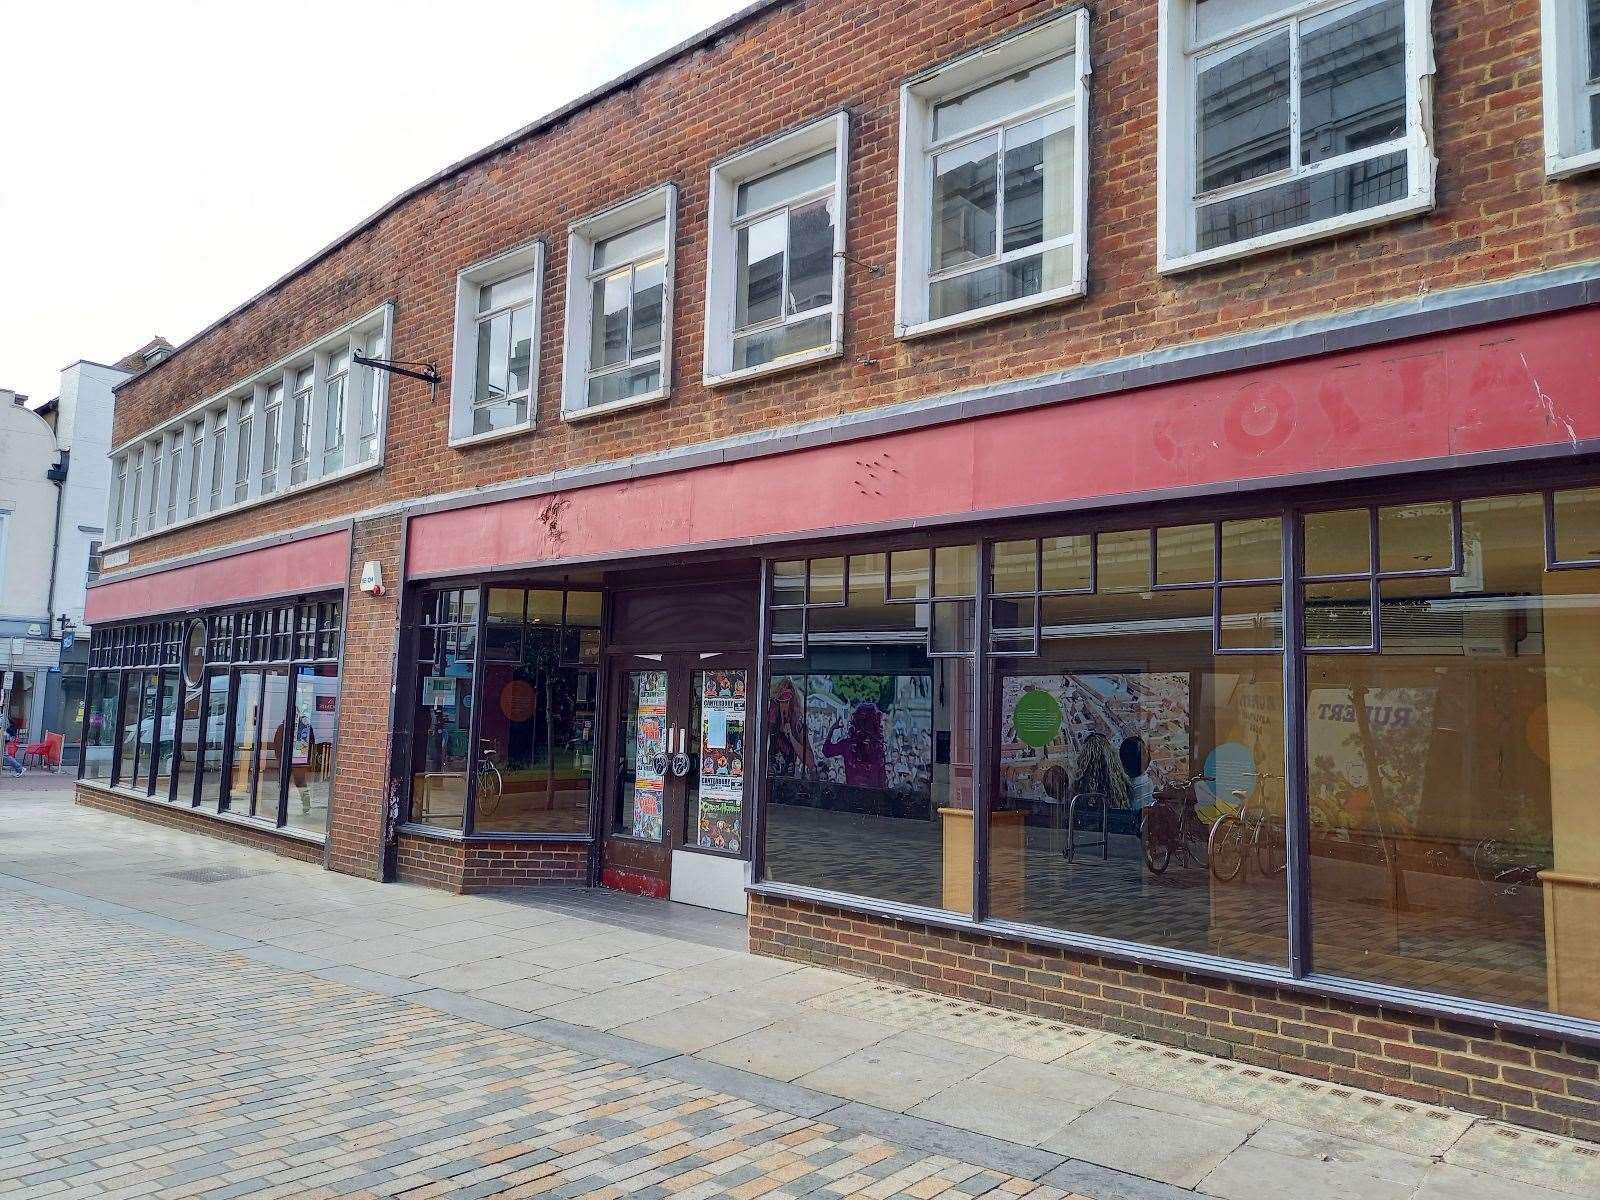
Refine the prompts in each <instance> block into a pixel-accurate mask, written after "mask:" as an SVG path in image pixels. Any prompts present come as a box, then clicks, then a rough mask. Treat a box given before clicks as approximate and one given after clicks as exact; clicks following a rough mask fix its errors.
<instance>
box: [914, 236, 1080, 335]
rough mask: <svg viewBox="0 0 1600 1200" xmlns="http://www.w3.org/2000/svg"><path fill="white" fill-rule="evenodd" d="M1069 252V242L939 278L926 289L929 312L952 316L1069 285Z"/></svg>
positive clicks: (1070, 260) (1071, 261) (934, 314)
mask: <svg viewBox="0 0 1600 1200" xmlns="http://www.w3.org/2000/svg"><path fill="white" fill-rule="evenodd" d="M1072 255H1073V251H1072V247H1071V246H1059V247H1057V248H1056V249H1054V250H1046V251H1045V252H1044V253H1043V254H1032V255H1029V256H1027V257H1026V258H1019V259H1015V260H1013V261H1011V262H1008V263H1002V264H1001V265H999V266H995V267H984V268H982V269H981V270H977V271H970V272H968V273H967V274H965V275H958V276H956V277H955V278H954V279H941V280H939V282H937V283H935V284H934V285H933V286H932V287H931V288H930V289H929V295H928V311H929V316H930V317H932V318H934V319H937V318H939V317H953V316H956V315H958V314H960V313H964V312H972V311H973V310H975V309H980V308H988V307H989V306H990V305H992V304H1004V303H1005V302H1006V301H1008V300H1022V299H1025V298H1027V297H1028V296H1037V295H1038V294H1039V293H1041V292H1053V291H1057V290H1059V289H1061V288H1065V287H1068V286H1070V285H1071V284H1072V282H1073V280H1072V272H1073V257H1072Z"/></svg>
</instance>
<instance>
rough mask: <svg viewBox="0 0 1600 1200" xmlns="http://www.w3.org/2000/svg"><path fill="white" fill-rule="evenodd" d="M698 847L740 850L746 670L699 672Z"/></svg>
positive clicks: (742, 807) (733, 851) (735, 852)
mask: <svg viewBox="0 0 1600 1200" xmlns="http://www.w3.org/2000/svg"><path fill="white" fill-rule="evenodd" d="M700 681H701V682H700V818H699V821H700V827H699V829H698V830H697V834H698V841H699V845H700V848H701V849H703V850H725V851H727V852H728V853H730V854H737V853H738V852H739V826H740V821H741V817H742V816H743V812H744V751H745V742H744V716H745V708H744V705H745V673H744V672H743V671H704V672H702V673H701V674H700Z"/></svg>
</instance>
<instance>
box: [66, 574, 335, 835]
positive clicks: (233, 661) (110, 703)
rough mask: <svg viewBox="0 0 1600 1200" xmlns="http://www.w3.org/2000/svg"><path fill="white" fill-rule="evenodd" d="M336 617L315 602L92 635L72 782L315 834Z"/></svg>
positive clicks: (323, 823) (331, 697) (321, 805)
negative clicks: (79, 756) (79, 755)
mask: <svg viewBox="0 0 1600 1200" xmlns="http://www.w3.org/2000/svg"><path fill="white" fill-rule="evenodd" d="M340 619H341V613H340V605H339V603H338V601H336V600H321V601H301V602H299V603H294V604H280V605H276V606H274V607H271V608H254V609H239V610H232V611H225V612H217V613H213V614H211V615H209V616H206V617H191V618H187V619H175V620H165V621H155V622H149V623H146V624H142V625H123V626H114V627H107V628H102V629H96V630H95V632H94V640H93V642H92V643H91V646H90V651H89V681H88V703H87V705H86V708H85V717H84V731H83V735H84V755H83V764H82V776H81V777H82V778H83V779H85V780H87V781H90V782H94V783H100V784H108V785H113V786H115V787H117V788H119V789H122V790H126V791H132V792H136V793H138V794H140V795H146V796H151V797H154V798H156V799H160V800H166V801H170V802H172V803H176V804H186V805H192V806H196V807H202V808H205V809H208V810H210V811H212V812H226V813H231V814H232V815H234V816H241V817H249V818H251V819H253V820H258V821H262V822H264V823H266V824H268V825H272V826H278V827H281V826H288V827H290V828H293V829H295V830H297V831H299V832H302V833H307V834H311V835H314V836H318V837H320V836H322V835H323V833H324V831H325V830H326V828H327V823H328V808H329V801H330V791H331V785H332V779H333V746H334V734H335V727H336V724H337V715H338V696H339V666H338V660H339V650H340V637H341V633H340ZM286 808H287V811H286Z"/></svg>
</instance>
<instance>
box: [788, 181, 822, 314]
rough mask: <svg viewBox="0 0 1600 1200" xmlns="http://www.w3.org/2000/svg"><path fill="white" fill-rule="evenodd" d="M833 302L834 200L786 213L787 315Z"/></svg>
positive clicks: (811, 204) (814, 202) (817, 201)
mask: <svg viewBox="0 0 1600 1200" xmlns="http://www.w3.org/2000/svg"><path fill="white" fill-rule="evenodd" d="M832 303H833V197H831V196H830V197H828V198H827V199H826V200H814V201H812V202H811V203H810V204H805V205H802V206H801V207H799V208H797V209H794V210H793V211H791V212H790V213H789V303H788V307H787V309H786V311H787V312H790V313H800V312H806V311H807V310H809V309H813V308H821V307H823V306H824V305H828V304H832Z"/></svg>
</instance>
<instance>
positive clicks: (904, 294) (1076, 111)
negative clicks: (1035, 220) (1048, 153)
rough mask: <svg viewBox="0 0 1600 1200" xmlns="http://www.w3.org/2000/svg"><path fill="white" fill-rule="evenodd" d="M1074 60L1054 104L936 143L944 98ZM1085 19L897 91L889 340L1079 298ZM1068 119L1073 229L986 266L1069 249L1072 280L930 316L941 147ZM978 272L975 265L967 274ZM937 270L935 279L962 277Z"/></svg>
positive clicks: (1016, 37) (979, 53)
mask: <svg viewBox="0 0 1600 1200" xmlns="http://www.w3.org/2000/svg"><path fill="white" fill-rule="evenodd" d="M1068 53H1071V54H1073V55H1075V58H1074V60H1073V64H1074V72H1075V78H1074V85H1073V88H1072V90H1071V92H1070V93H1069V95H1068V96H1066V97H1065V98H1052V99H1051V100H1048V101H1045V102H1043V103H1040V104H1037V105H1033V106H1031V107H1029V108H1027V109H1025V110H1022V111H1019V112H1016V113H1011V114H1008V115H1006V116H1005V117H1004V118H1002V119H1001V120H999V121H995V122H990V123H988V124H985V125H982V126H975V127H973V128H972V129H967V130H963V131H962V132H961V133H960V135H958V136H957V137H954V138H951V139H948V140H947V141H945V142H939V143H936V142H934V141H933V110H934V107H935V106H936V105H937V104H939V103H940V102H942V101H945V100H949V99H951V98H953V97H955V96H959V95H963V94H965V93H967V92H970V91H973V90H975V89H977V88H980V87H983V86H985V85H987V84H990V83H994V82H995V81H997V80H999V79H1001V78H1003V77H1004V76H1006V75H1010V74H1013V73H1015V72H1017V71H1021V70H1024V69H1026V68H1028V67H1032V66H1037V65H1038V64H1040V63H1043V62H1047V61H1049V60H1051V59H1055V58H1061V57H1062V56H1064V55H1066V54H1068ZM1089 72H1090V62H1089V12H1088V10H1087V8H1078V9H1074V10H1073V11H1072V12H1068V13H1063V14H1062V15H1061V16H1058V17H1052V18H1051V19H1050V20H1048V21H1044V22H1042V23H1040V24H1038V25H1035V26H1033V27H1032V28H1030V29H1025V30H1023V31H1022V32H1020V33H1016V34H1012V35H1011V36H1009V37H1007V38H1005V39H1003V40H1001V41H999V42H996V43H994V44H993V45H991V46H985V47H983V48H981V49H979V50H975V51H973V52H972V53H970V54H965V55H962V56H961V57H960V58H956V59H953V60H951V61H950V62H947V63H942V64H940V65H939V66H937V67H934V68H932V69H931V70H928V71H924V72H922V73H921V74H919V75H917V76H914V77H913V78H911V79H909V80H907V81H906V83H905V84H904V85H903V86H902V87H901V89H900V196H899V206H898V211H897V214H896V223H895V240H896V243H897V253H896V260H897V267H898V269H897V271H896V274H895V336H896V337H899V338H915V337H923V336H926V335H927V334H931V333H938V332H940V331H942V330H945V329H955V328H959V327H960V326H963V325H977V324H980V323H982V322H984V321H992V320H995V319H997V318H999V317H1004V316H1007V315H1009V314H1011V313H1017V312H1026V311H1027V310H1029V309H1035V308H1042V307H1044V306H1045V305H1048V304H1058V303H1060V302H1062V301H1063V300H1072V299H1076V298H1077V297H1080V296H1082V295H1083V294H1084V293H1085V292H1086V291H1087V290H1088V269H1089V128H1090V122H1089ZM1066 111H1070V112H1072V113H1073V139H1072V142H1073V158H1074V162H1073V165H1072V176H1073V188H1074V195H1073V218H1072V220H1073V232H1072V233H1071V234H1070V235H1069V236H1067V237H1062V238H1055V239H1051V240H1049V241H1045V242H1041V243H1039V244H1038V245H1037V246H1029V247H1025V248H1023V249H1019V250H1014V251H1010V252H1009V253H1008V252H1005V251H1004V250H1003V249H1002V248H1001V247H1000V246H999V244H998V242H997V244H996V253H995V257H994V259H993V260H992V261H991V262H988V263H986V264H984V265H987V266H995V265H999V264H1001V263H1003V262H1006V261H1009V260H1012V259H1018V258H1027V257H1029V256H1030V255H1034V254H1038V253H1040V252H1041V251H1042V250H1044V249H1045V248H1047V247H1060V246H1065V245H1068V244H1070V245H1071V247H1072V251H1073V253H1072V257H1071V262H1072V275H1071V278H1070V280H1069V281H1068V282H1067V283H1066V284H1065V285H1063V286H1061V287H1057V288H1051V289H1049V290H1047V291H1042V292H1039V293H1038V294H1036V295H1033V296H1021V297H1019V298H1017V299H1015V300H1007V301H1004V302H1002V303H1000V304H991V305H988V306H987V307H985V308H975V309H972V310H970V311H968V312H964V313H956V314H954V315H952V316H948V317H940V318H938V319H936V320H935V319H930V318H929V316H928V288H929V284H930V283H931V282H933V279H932V276H931V272H930V261H929V256H930V255H931V253H932V249H933V163H934V157H935V155H936V154H938V153H939V152H940V151H941V150H944V149H947V148H949V147H952V146H957V145H960V144H963V143H965V142H969V141H972V140H973V139H974V138H976V137H980V136H983V135H985V134H988V133H992V132H993V131H994V130H996V129H998V128H1000V127H1001V126H1004V125H1010V124H1014V123H1015V122H1017V121H1021V120H1028V119H1031V118H1033V117H1037V116H1042V115H1044V114H1046V113H1053V112H1066ZM966 269H968V270H970V269H979V270H981V269H982V267H981V266H980V267H977V268H970V267H969V268H966ZM961 273H962V272H959V271H949V272H941V273H940V274H941V277H952V276H954V275H958V274H961Z"/></svg>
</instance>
